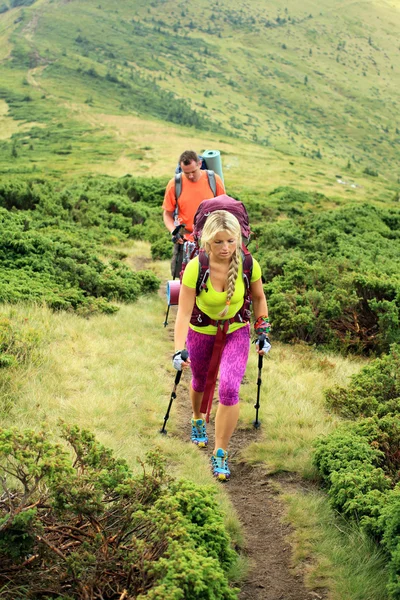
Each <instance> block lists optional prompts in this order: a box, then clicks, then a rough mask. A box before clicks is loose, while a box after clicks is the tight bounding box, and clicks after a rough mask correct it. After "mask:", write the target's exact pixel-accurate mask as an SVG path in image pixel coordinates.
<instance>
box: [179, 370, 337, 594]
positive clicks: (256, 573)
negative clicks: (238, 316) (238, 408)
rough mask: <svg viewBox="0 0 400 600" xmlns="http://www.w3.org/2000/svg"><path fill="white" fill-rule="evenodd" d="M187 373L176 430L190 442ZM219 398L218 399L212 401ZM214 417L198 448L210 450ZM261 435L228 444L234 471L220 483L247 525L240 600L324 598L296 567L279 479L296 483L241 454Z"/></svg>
mask: <svg viewBox="0 0 400 600" xmlns="http://www.w3.org/2000/svg"><path fill="white" fill-rule="evenodd" d="M188 382H189V377H187V378H185V380H184V379H183V378H182V380H181V383H180V384H179V388H178V392H177V398H176V400H175V405H174V411H176V413H177V418H178V423H179V424H178V430H177V435H178V436H179V437H180V438H181V439H182V440H184V441H187V443H190V425H189V421H190V408H189V402H188V398H189V386H188ZM216 403H217V400H215V399H214V404H216ZM213 425H214V424H213V420H212V418H211V419H210V425H209V427H208V434H209V447H208V449H205V450H200V449H199V452H207V453H208V454H211V450H212V448H213V443H214V440H213ZM259 435H262V430H261V429H259V430H256V429H253V430H240V429H239V430H237V431H236V432H235V433H234V436H233V437H232V441H231V444H230V467H231V472H232V476H231V479H230V480H229V481H228V482H227V483H221V485H224V486H225V488H226V491H227V492H228V494H229V497H230V500H231V502H232V505H233V506H234V507H235V510H236V512H237V515H238V517H239V520H240V522H241V523H242V527H243V530H244V535H245V540H246V546H245V553H246V555H247V557H248V559H249V561H250V564H251V569H250V571H249V574H248V579H247V580H246V581H245V582H244V583H243V584H242V585H241V592H240V594H239V599H240V600H326V599H327V594H324V593H323V592H321V591H318V593H317V592H315V591H309V590H307V589H306V588H305V586H304V573H303V572H301V571H299V570H298V569H293V567H292V564H291V546H290V543H289V541H288V538H289V536H290V533H291V527H290V525H288V524H286V523H285V522H284V520H283V515H284V506H283V503H282V502H281V500H280V499H279V492H277V486H276V483H279V484H280V486H281V487H282V488H283V489H285V487H286V485H293V483H294V481H295V479H294V478H293V481H292V482H291V481H290V477H288V475H287V474H286V475H284V476H279V475H278V476H271V475H268V474H267V473H266V471H265V469H263V468H262V467H260V466H256V467H253V466H251V465H249V464H247V463H245V462H243V461H242V460H241V458H240V453H241V450H243V448H245V447H246V446H247V445H249V444H250V443H251V442H253V441H255V440H256V439H257V436H259Z"/></svg>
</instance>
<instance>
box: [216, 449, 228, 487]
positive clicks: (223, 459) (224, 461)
mask: <svg viewBox="0 0 400 600" xmlns="http://www.w3.org/2000/svg"><path fill="white" fill-rule="evenodd" d="M211 469H212V472H213V475H214V477H216V478H217V479H219V480H220V481H227V480H228V479H229V477H230V476H231V472H230V470H229V467H228V452H227V451H226V450H223V449H222V448H218V450H217V451H216V453H215V454H213V455H212V456H211Z"/></svg>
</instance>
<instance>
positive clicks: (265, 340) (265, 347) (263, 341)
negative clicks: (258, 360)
mask: <svg viewBox="0 0 400 600" xmlns="http://www.w3.org/2000/svg"><path fill="white" fill-rule="evenodd" d="M270 350H271V343H270V341H269V337H268V336H266V335H265V334H264V333H262V334H261V335H259V336H257V339H256V351H257V354H259V355H260V356H264V355H265V354H268V352H269V351H270Z"/></svg>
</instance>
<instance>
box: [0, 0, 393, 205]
mask: <svg viewBox="0 0 400 600" xmlns="http://www.w3.org/2000/svg"><path fill="white" fill-rule="evenodd" d="M399 27H400V6H399V4H398V3H395V2H380V1H379V2H378V1H377V0H373V1H371V2H352V1H350V0H348V1H345V2H343V1H339V0H334V1H333V2H328V0H321V1H320V2H319V3H318V4H317V3H316V2H313V1H310V0H306V1H305V2H303V3H302V4H301V6H300V5H299V4H298V3H296V2H294V1H293V0H291V1H285V2H283V1H282V0H273V1H272V2H268V3H267V2H266V0H248V1H247V2H241V3H240V4H239V5H238V6H237V7H235V8H232V6H231V4H230V3H229V2H228V0H219V1H218V2H217V3H216V4H215V5H214V6H211V5H205V6H202V7H201V10H200V9H199V7H198V6H197V5H188V4H187V3H184V2H173V1H172V0H154V1H152V2H151V3H148V2H145V1H144V0H141V1H135V2H134V1H133V0H127V1H126V2H124V3H123V4H118V7H117V8H115V5H114V4H113V3H111V2H101V3H99V2H98V1H94V0H87V1H85V2H84V3H78V2H75V1H73V0H72V1H65V0H36V1H32V0H3V1H2V3H1V4H0V61H1V62H0V130H1V131H0V169H1V170H2V172H3V173H4V172H10V171H11V172H20V173H31V172H32V171H33V172H37V173H47V174H53V175H57V176H58V174H60V173H76V172H79V173H82V172H85V173H87V172H92V173H93V172H99V171H101V172H106V173H109V174H111V175H123V174H125V173H127V172H131V173H133V174H135V175H165V176H167V175H169V174H170V173H171V170H172V168H173V165H174V164H175V161H176V156H177V155H178V154H179V152H180V151H181V150H182V148H184V147H186V146H195V147H197V148H198V149H199V150H200V149H203V148H205V147H218V148H219V149H221V151H222V152H223V161H224V170H225V173H226V174H227V175H229V183H231V184H233V185H236V186H240V185H243V183H242V180H243V170H246V173H247V174H248V175H249V177H248V178H246V179H248V180H249V179H250V178H251V180H252V181H253V182H254V183H255V184H256V186H257V187H258V188H259V189H271V188H272V187H274V186H275V185H278V184H279V183H282V182H285V183H290V184H293V185H298V186H299V187H303V186H305V187H307V188H310V187H312V188H314V189H319V190H320V191H324V192H325V193H330V194H332V195H336V196H342V197H346V198H347V197H351V198H352V197H354V198H367V199H378V198H379V199H382V200H385V201H388V200H392V199H393V198H394V197H395V194H396V193H397V192H396V191H397V189H398V183H399V177H400V171H398V169H397V163H398V159H399V144H400V118H399V108H398V100H397V94H396V90H397V89H398V87H399V83H400V70H399V67H398V64H399V60H398V59H399V53H400V49H399V44H398V39H397V32H398V30H399ZM338 180H340V181H341V182H345V184H343V183H339V181H338ZM247 184H248V182H247Z"/></svg>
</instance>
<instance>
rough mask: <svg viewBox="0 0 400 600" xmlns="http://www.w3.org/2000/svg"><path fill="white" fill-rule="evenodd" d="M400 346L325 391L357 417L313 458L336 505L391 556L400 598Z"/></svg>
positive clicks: (393, 593)
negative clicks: (346, 383) (345, 385)
mask: <svg viewBox="0 0 400 600" xmlns="http://www.w3.org/2000/svg"><path fill="white" fill-rule="evenodd" d="M399 352H400V347H399V346H398V345H393V346H392V348H391V352H390V354H389V355H387V356H384V357H382V358H379V359H375V360H374V361H372V362H371V363H370V364H369V365H367V366H366V367H364V368H363V369H362V370H361V371H360V373H359V374H357V375H354V376H353V377H352V379H351V382H350V385H349V386H348V388H340V387H338V388H334V389H331V390H327V391H326V397H327V400H328V403H329V405H330V406H331V408H334V409H336V410H339V411H340V413H341V414H343V415H347V416H351V417H352V418H353V419H355V420H354V421H351V422H346V423H343V424H342V425H340V426H339V427H338V428H337V429H336V430H335V431H334V432H333V433H331V434H330V435H329V436H327V437H324V438H320V439H318V440H317V441H316V442H315V454H314V463H315V465H316V466H317V468H318V470H319V472H320V474H321V476H322V478H323V479H324V481H325V483H326V485H327V486H328V494H329V497H330V500H331V504H332V506H333V507H334V508H335V509H336V510H338V511H339V512H341V513H342V514H344V515H345V516H346V517H347V518H349V519H350V520H353V521H356V522H357V523H358V524H359V525H360V527H361V528H362V529H363V530H365V531H366V532H367V533H368V534H369V535H371V536H372V537H373V539H375V540H376V541H378V542H380V543H381V545H382V547H383V548H384V550H385V551H386V552H387V554H388V557H389V578H390V581H389V585H388V590H389V595H390V598H393V599H398V598H400V562H399V549H400V537H399V533H400V530H399V526H400V501H399V500H400V419H399V412H400V411H399V408H400V387H399V381H398V373H399V360H400V354H399Z"/></svg>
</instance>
